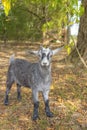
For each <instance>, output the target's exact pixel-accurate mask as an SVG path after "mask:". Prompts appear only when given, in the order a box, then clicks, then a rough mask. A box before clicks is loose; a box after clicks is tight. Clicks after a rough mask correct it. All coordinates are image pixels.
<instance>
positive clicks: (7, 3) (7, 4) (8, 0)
mask: <svg viewBox="0 0 87 130" xmlns="http://www.w3.org/2000/svg"><path fill="white" fill-rule="evenodd" d="M2 4H3V6H4V11H5V14H6V16H8V14H9V11H10V9H11V0H2Z"/></svg>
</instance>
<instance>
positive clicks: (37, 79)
mask: <svg viewBox="0 0 87 130" xmlns="http://www.w3.org/2000/svg"><path fill="white" fill-rule="evenodd" d="M57 50H58V51H59V49H56V50H53V51H52V50H51V49H49V48H47V49H46V48H43V47H41V48H40V50H39V51H31V53H32V54H35V55H37V56H39V61H38V62H37V63H31V62H28V61H27V60H23V59H15V57H14V55H13V56H12V57H11V58H10V65H9V69H8V73H7V89H6V97H5V105H7V104H8V94H9V91H10V88H11V86H12V84H13V83H14V82H15V83H16V84H17V92H18V98H20V87H21V86H25V87H28V88H31V89H32V94H33V101H34V103H36V102H38V92H40V91H41V92H42V94H43V97H44V101H45V102H46V101H47V100H48V95H49V91H50V85H51V82H52V78H51V56H52V55H53V54H55V53H57V52H58V51H57ZM29 53H30V52H29Z"/></svg>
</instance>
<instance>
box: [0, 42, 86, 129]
mask: <svg viewBox="0 0 87 130" xmlns="http://www.w3.org/2000/svg"><path fill="white" fill-rule="evenodd" d="M52 47H53V48H56V45H53V46H52ZM37 48H39V44H35V45H34V44H29V45H28V44H25V45H21V46H20V45H18V44H17V45H15V44H14V45H11V44H10V45H0V130H87V70H86V69H83V68H80V67H76V66H75V67H74V66H73V65H71V64H69V63H67V64H65V63H63V62H59V60H61V59H62V58H64V57H65V56H66V55H67V54H66V52H65V50H63V51H62V52H61V53H60V54H58V55H56V56H55V57H54V58H53V60H52V77H53V83H52V85H51V91H50V94H49V99H50V108H51V110H52V111H53V113H54V117H53V118H48V117H46V115H45V112H44V103H43V98H42V95H41V94H40V95H39V99H40V107H39V119H38V120H37V121H32V112H33V104H32V94H31V90H30V89H28V88H24V87H23V88H22V100H21V101H20V102H19V101H17V93H16V85H15V84H14V85H13V87H12V89H11V92H10V95H9V105H8V106H5V105H4V96H5V90H6V85H5V84H6V73H7V70H8V66H9V58H10V56H11V55H12V54H13V53H15V55H16V57H19V58H23V59H27V60H29V61H31V62H35V61H37V58H36V57H34V56H32V55H27V53H26V52H27V50H28V49H37Z"/></svg>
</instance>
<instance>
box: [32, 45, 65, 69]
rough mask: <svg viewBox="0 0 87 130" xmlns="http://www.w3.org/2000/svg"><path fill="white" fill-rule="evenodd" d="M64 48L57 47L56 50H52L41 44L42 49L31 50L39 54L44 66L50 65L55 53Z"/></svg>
mask: <svg viewBox="0 0 87 130" xmlns="http://www.w3.org/2000/svg"><path fill="white" fill-rule="evenodd" d="M62 48H63V47H61V48H57V49H55V50H51V49H50V48H44V47H42V46H41V47H40V50H38V51H30V53H32V54H35V55H37V56H39V59H40V64H41V66H42V67H49V66H50V63H51V58H52V56H53V55H55V54H56V53H58V52H59V51H60V50H61V49H62Z"/></svg>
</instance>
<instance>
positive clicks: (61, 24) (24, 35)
mask: <svg viewBox="0 0 87 130" xmlns="http://www.w3.org/2000/svg"><path fill="white" fill-rule="evenodd" d="M2 4H3V6H4V8H0V12H1V15H0V21H1V23H0V24H1V30H0V36H1V37H2V38H3V37H4V38H5V39H9V40H11V39H13V40H27V39H33V40H34V38H35V39H37V40H38V39H42V37H43V32H53V33H54V32H55V33H54V34H57V33H60V31H61V30H62V28H65V27H66V26H67V24H68V26H71V25H72V24H73V23H74V22H78V17H79V16H80V15H81V14H82V12H83V8H82V6H81V7H80V9H79V10H78V0H72V1H71V0H68V1H67V0H63V1H62V0H36V1H35V0H21V1H18V0H2ZM4 12H5V14H4ZM67 14H69V17H70V18H69V19H70V21H69V22H68V19H67Z"/></svg>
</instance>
